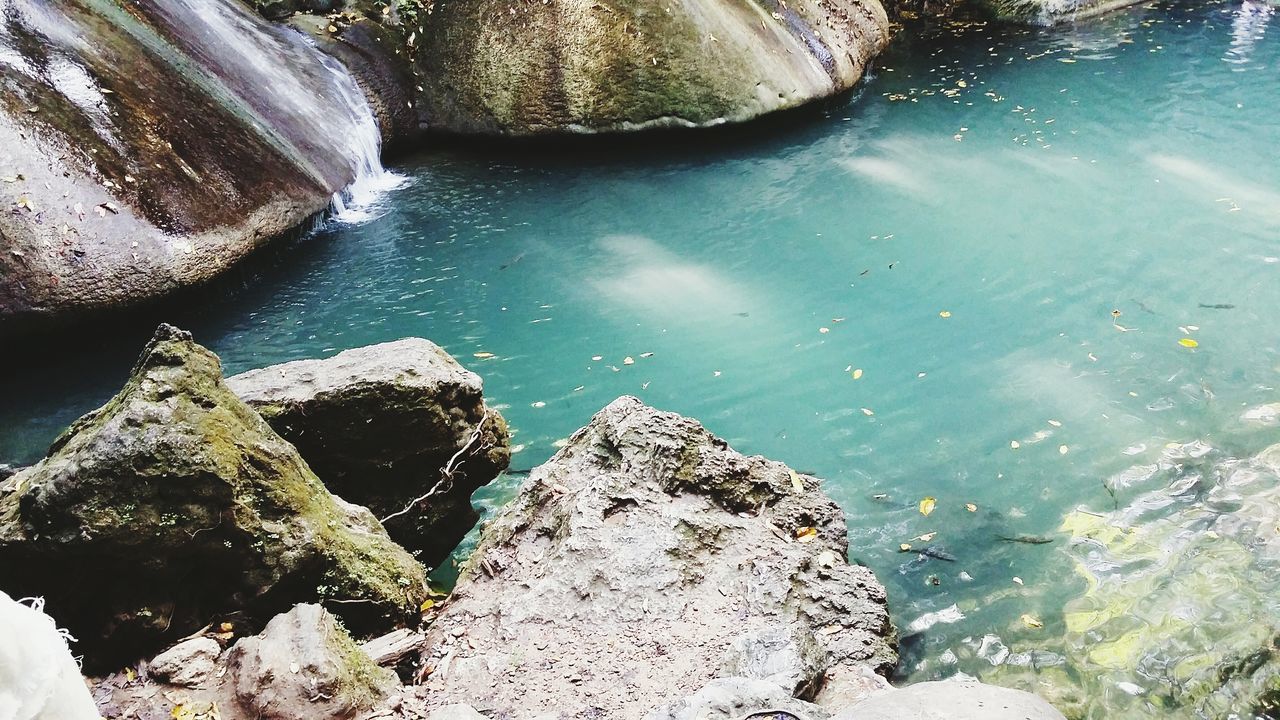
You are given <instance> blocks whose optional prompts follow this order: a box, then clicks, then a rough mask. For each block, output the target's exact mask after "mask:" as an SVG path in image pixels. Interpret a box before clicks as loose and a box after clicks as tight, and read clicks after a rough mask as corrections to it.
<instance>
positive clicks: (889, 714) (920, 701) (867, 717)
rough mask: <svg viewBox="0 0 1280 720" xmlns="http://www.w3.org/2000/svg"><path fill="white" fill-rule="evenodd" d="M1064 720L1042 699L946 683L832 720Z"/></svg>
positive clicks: (875, 700) (894, 694) (905, 691)
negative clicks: (906, 719) (908, 719)
mask: <svg viewBox="0 0 1280 720" xmlns="http://www.w3.org/2000/svg"><path fill="white" fill-rule="evenodd" d="M904 718H911V720H1065V718H1064V717H1063V715H1062V713H1060V712H1058V711H1057V710H1055V709H1053V706H1052V705H1050V704H1049V703H1047V702H1045V701H1044V700H1042V699H1040V698H1039V697H1037V696H1035V695H1032V694H1031V693H1028V692H1023V691H1021V690H1011V689H1009V688H1002V687H996V686H995V685H985V684H983V683H980V682H977V681H974V680H944V681H940V682H925V683H918V684H916V685H908V686H907V687H905V688H902V689H901V690H894V691H891V692H885V693H880V694H877V695H873V696H872V697H871V698H869V699H867V700H865V701H863V702H860V703H858V704H857V705H854V706H852V707H849V708H846V709H844V710H842V711H840V712H839V713H836V715H835V716H834V717H833V718H832V720H903V719H904Z"/></svg>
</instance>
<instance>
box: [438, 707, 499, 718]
mask: <svg viewBox="0 0 1280 720" xmlns="http://www.w3.org/2000/svg"><path fill="white" fill-rule="evenodd" d="M427 720H489V719H488V718H486V717H485V716H484V715H481V714H480V713H479V712H477V711H476V709H475V708H473V707H471V706H470V705H462V704H458V705H445V706H444V707H442V708H438V709H436V710H433V711H432V712H431V714H430V715H428V716H427Z"/></svg>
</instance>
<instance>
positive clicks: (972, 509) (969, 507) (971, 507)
mask: <svg viewBox="0 0 1280 720" xmlns="http://www.w3.org/2000/svg"><path fill="white" fill-rule="evenodd" d="M964 509H965V510H968V511H969V512H978V506H977V505H974V504H973V503H965V504H964Z"/></svg>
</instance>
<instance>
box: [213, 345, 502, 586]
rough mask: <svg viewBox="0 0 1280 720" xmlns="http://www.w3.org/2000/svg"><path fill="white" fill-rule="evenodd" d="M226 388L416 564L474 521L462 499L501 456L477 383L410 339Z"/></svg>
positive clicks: (443, 551)
mask: <svg viewBox="0 0 1280 720" xmlns="http://www.w3.org/2000/svg"><path fill="white" fill-rule="evenodd" d="M227 385H228V386H229V387H230V388H231V390H232V391H233V392H235V393H236V394H237V395H239V396H240V398H241V399H243V400H244V401H245V402H247V403H248V404H249V406H250V407H252V408H253V409H254V410H257V411H258V414H260V415H262V417H263V418H265V419H266V421H267V422H268V423H269V424H270V425H271V427H272V428H273V429H274V430H275V431H276V432H277V433H279V434H280V435H281V436H282V437H284V439H286V440H288V441H289V442H291V443H293V445H294V446H295V447H297V448H298V451H299V453H301V454H302V457H303V458H305V459H306V461H307V464H308V465H309V466H310V467H311V469H312V470H314V471H315V472H316V474H317V475H319V476H320V478H321V479H322V480H324V482H325V484H326V485H327V486H328V488H329V489H330V490H331V491H333V492H334V493H336V494H338V495H339V496H341V497H342V498H344V499H346V500H349V501H351V502H354V503H358V504H360V505H364V506H365V507H368V508H370V509H371V510H373V512H374V513H375V514H376V515H377V516H378V517H380V518H388V519H387V520H386V521H385V524H386V527H387V531H388V532H390V533H391V536H392V538H394V539H395V540H396V541H397V542H399V543H400V544H402V545H404V546H406V547H409V548H411V549H414V550H420V551H421V555H420V557H421V559H422V560H423V561H424V562H427V563H436V562H439V561H440V560H443V559H444V558H445V557H446V556H447V555H448V554H449V553H450V552H451V551H452V550H453V548H454V547H456V546H457V544H458V542H459V541H461V540H462V537H463V536H464V535H466V534H467V532H468V531H469V530H470V529H471V527H472V526H473V525H475V522H476V520H477V519H478V517H479V516H478V515H477V514H476V512H475V510H474V509H472V507H471V493H472V492H474V491H475V489H476V488H478V487H480V486H481V485H484V484H485V483H487V482H489V481H490V480H492V479H493V478H494V477H496V476H497V475H498V473H500V472H502V471H503V470H504V469H506V467H507V464H508V463H509V462H510V460H511V450H510V446H509V441H510V437H509V436H508V433H507V425H506V422H505V421H504V420H503V419H502V415H500V414H499V413H498V412H497V411H496V410H490V409H489V408H487V407H485V403H484V396H483V392H482V384H481V381H480V377H479V376H478V375H476V374H475V373H473V372H469V371H468V370H466V369H465V368H463V367H462V366H461V365H459V364H458V362H457V361H456V360H454V359H453V358H452V357H450V356H449V354H448V353H446V352H445V351H444V350H442V349H440V347H438V346H437V345H435V344H434V343H431V342H429V341H427V340H423V339H421V338H406V339H404V340H397V341H395V342H389V343H382V344H380V345H372V346H369V347H362V348H356V349H354V350H347V351H345V352H341V353H338V354H337V355H335V356H333V357H331V358H328V359H326V360H299V361H296V362H290V363H284V364H283V365H272V366H271V367H267V368H263V369H261V370H252V371H250V372H247V373H243V374H240V375H235V376H233V377H231V378H228V379H227ZM428 494H430V497H427V498H426V499H424V500H422V501H421V502H416V503H415V502H414V501H415V500H416V499H417V498H421V497H423V496H425V495H428Z"/></svg>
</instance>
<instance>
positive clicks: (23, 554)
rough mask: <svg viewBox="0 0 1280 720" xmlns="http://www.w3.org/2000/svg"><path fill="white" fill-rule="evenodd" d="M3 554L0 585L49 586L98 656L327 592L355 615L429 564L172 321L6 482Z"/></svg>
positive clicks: (31, 589) (398, 605)
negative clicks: (232, 385)
mask: <svg viewBox="0 0 1280 720" xmlns="http://www.w3.org/2000/svg"><path fill="white" fill-rule="evenodd" d="M0 568H3V571H2V572H0V589H4V590H6V591H10V592H14V593H16V594H18V595H41V596H45V597H47V598H48V603H49V604H48V608H49V611H50V613H51V614H52V615H53V616H54V617H56V618H57V619H58V620H59V622H61V623H63V624H65V625H66V626H67V627H68V628H69V629H70V630H71V631H72V633H73V634H74V635H76V636H77V637H78V638H80V640H81V642H82V646H83V647H82V649H83V650H84V651H85V652H86V654H87V655H88V658H89V660H90V662H91V664H93V665H95V666H99V667H100V666H101V665H103V664H109V663H114V662H120V661H124V660H130V659H133V658H136V657H137V656H138V655H140V654H141V653H142V652H145V651H147V650H149V649H154V648H156V647H158V646H160V645H161V644H162V643H163V642H164V641H165V640H167V639H173V638H178V637H182V636H184V635H186V634H188V633H190V632H192V631H193V630H197V629H198V628H201V627H202V626H204V625H206V624H207V623H210V622H211V621H213V620H215V619H216V618H219V617H225V616H226V614H227V613H232V612H236V611H238V612H241V613H243V615H241V616H238V617H237V618H236V619H235V620H234V624H236V626H237V627H240V626H245V625H248V626H252V625H253V624H254V622H253V620H254V618H262V619H263V620H265V619H266V618H268V617H270V616H271V615H273V614H275V613H276V612H279V611H281V610H284V609H286V608H288V607H290V606H292V605H293V604H294V603H295V602H298V601H315V600H319V601H322V602H325V603H326V604H327V605H328V606H330V607H332V608H333V609H334V611H335V612H337V613H338V614H339V615H341V616H342V617H343V618H344V619H345V620H346V622H347V623H348V626H349V627H351V628H352V629H353V630H356V631H360V630H371V629H374V628H379V627H382V626H385V625H387V624H389V623H392V622H395V621H398V620H402V619H406V618H410V617H413V616H415V615H416V613H417V612H418V607H419V605H420V604H421V603H422V602H423V601H424V600H425V599H426V597H427V595H426V588H425V584H424V568H423V567H422V565H420V564H418V563H417V562H416V561H415V560H414V559H413V558H412V557H410V556H409V554H408V553H407V552H406V551H405V550H403V549H402V548H400V547H399V546H397V545H395V544H394V543H392V542H391V540H390V539H389V538H388V537H387V535H386V532H385V531H384V530H383V529H382V527H381V526H380V525H379V524H378V522H377V520H376V519H375V518H374V517H373V515H372V514H371V513H370V512H369V511H368V510H366V509H364V508H361V507H357V506H354V505H350V504H347V503H346V502H343V501H342V500H340V499H338V498H337V497H335V496H333V495H331V494H330V493H329V492H328V491H327V490H325V488H324V485H322V484H321V483H320V481H319V480H318V479H317V478H316V476H315V474H314V473H312V472H311V470H310V469H309V468H308V467H307V465H306V463H304V462H303V460H302V458H301V457H299V456H298V453H297V451H296V450H295V449H294V448H293V446H292V445H290V444H289V443H287V442H285V441H284V440H283V439H281V438H280V436H279V435H277V434H276V433H275V432H274V431H272V430H271V428H270V426H268V425H267V423H266V422H265V421H263V420H262V418H261V417H259V416H258V415H257V413H255V412H254V411H253V410H251V409H250V408H249V407H248V406H247V405H245V404H244V403H243V402H242V401H241V400H240V399H239V398H237V397H236V396H235V394H234V393H232V392H231V391H230V390H229V389H227V386H226V385H225V384H224V383H223V381H222V369H221V366H220V363H219V362H218V358H217V356H215V355H214V354H213V353H211V352H209V351H208V350H206V349H204V348H203V347H200V346H199V345H197V344H195V343H194V342H192V339H191V336H190V335H189V334H187V333H185V332H183V331H180V330H177V329H176V328H173V327H170V326H167V325H162V326H161V327H160V328H159V329H158V330H157V331H156V334H155V337H153V338H152V339H151V341H150V342H149V343H148V344H147V346H146V348H145V349H144V350H143V352H142V356H141V358H140V359H139V360H138V363H137V365H136V366H135V367H134V369H133V373H132V375H131V377H130V378H129V380H128V382H127V383H126V384H125V387H124V389H123V390H121V391H120V393H119V394H118V395H116V396H115V397H114V398H112V399H111V400H110V401H109V402H108V403H107V404H106V405H104V406H102V407H101V408H99V409H97V410H95V411H93V412H91V413H89V414H88V415H85V416H84V417H82V418H80V419H79V420H77V421H76V422H75V423H73V424H72V425H71V427H70V428H68V429H67V431H66V432H64V433H63V434H62V436H60V437H59V438H58V439H57V440H56V441H55V442H54V444H53V447H52V448H50V451H49V455H48V456H47V457H46V458H45V459H44V460H42V461H41V462H40V463H39V464H37V465H36V466H34V467H32V468H30V469H27V470H24V471H22V472H20V473H18V474H17V475H16V476H14V477H13V478H10V479H9V480H7V481H5V482H4V483H3V485H0Z"/></svg>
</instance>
